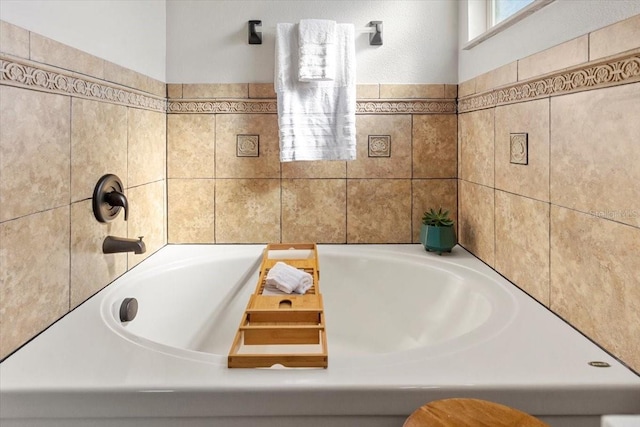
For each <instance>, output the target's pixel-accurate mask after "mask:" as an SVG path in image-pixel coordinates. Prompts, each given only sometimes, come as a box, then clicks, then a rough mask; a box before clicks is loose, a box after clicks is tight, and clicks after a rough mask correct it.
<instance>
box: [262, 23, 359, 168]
mask: <svg viewBox="0 0 640 427" xmlns="http://www.w3.org/2000/svg"><path fill="white" fill-rule="evenodd" d="M298 38H299V34H298V27H297V25H296V24H278V25H277V27H276V58H275V59H276V61H275V82H274V83H275V89H276V95H277V98H278V125H279V128H280V161H281V162H291V161H297V160H354V159H355V158H356V67H355V66H356V63H355V57H356V54H355V44H354V28H353V24H336V44H335V46H336V49H335V50H336V52H335V56H334V59H335V67H334V76H333V80H331V81H313V82H301V81H299V80H298V63H299V61H298V55H299V52H298Z"/></svg>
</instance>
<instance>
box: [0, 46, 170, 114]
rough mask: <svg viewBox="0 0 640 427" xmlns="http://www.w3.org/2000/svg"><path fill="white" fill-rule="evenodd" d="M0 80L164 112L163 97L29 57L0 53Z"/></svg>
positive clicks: (164, 102) (17, 85)
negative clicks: (35, 61) (16, 56)
mask: <svg viewBox="0 0 640 427" xmlns="http://www.w3.org/2000/svg"><path fill="white" fill-rule="evenodd" d="M0 84H3V85H9V86H16V87H24V88H28V89H35V90H39V91H44V92H50V93H58V94H63V95H69V96H77V97H80V98H87V99H94V100H97V101H106V102H111V103H114V104H120V105H126V106H130V107H138V108H143V109H146V110H154V111H160V112H165V111H166V100H165V99H164V98H160V97H155V96H153V95H149V94H146V93H143V92H139V91H136V90H134V89H131V88H126V87H124V86H119V85H115V84H110V83H107V82H105V81H102V80H98V79H93V78H90V77H87V76H82V77H81V76H79V75H77V74H74V73H70V72H68V73H65V72H63V71H61V70H59V69H56V68H53V67H47V66H43V65H42V64H38V63H34V62H31V61H17V60H15V59H13V58H11V59H9V58H6V57H0Z"/></svg>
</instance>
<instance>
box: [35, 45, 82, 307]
mask: <svg viewBox="0 0 640 427" xmlns="http://www.w3.org/2000/svg"><path fill="white" fill-rule="evenodd" d="M29 34H31V33H29ZM29 52H31V37H29ZM72 141H73V97H69V284H68V289H69V294H68V300H69V301H68V302H69V307H68V308H69V309H68V311H71V275H72V272H71V268H72V263H71V257H72V248H73V234H72V231H71V227H72V226H73V224H72V222H71V207H72V203H71V177H72V175H71V156H72V155H73V152H72Z"/></svg>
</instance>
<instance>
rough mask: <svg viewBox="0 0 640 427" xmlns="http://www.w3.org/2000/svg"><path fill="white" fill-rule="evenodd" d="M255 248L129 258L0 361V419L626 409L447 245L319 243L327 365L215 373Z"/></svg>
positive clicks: (556, 419) (619, 368) (603, 380)
mask: <svg viewBox="0 0 640 427" xmlns="http://www.w3.org/2000/svg"><path fill="white" fill-rule="evenodd" d="M263 248H264V246H263V245H227V246H224V245H218V246H205V245H181V246H167V247H165V248H163V249H162V250H160V251H159V252H158V253H156V254H154V255H153V256H151V257H150V258H148V259H147V260H145V261H144V262H142V263H141V264H140V265H139V266H137V267H136V268H134V269H133V270H132V271H130V272H128V273H127V274H125V275H124V276H123V277H121V278H119V279H118V280H116V281H115V282H114V283H113V284H111V285H110V286H108V287H107V288H106V289H104V290H103V291H102V292H100V293H98V294H97V295H96V296H95V297H93V298H91V299H90V300H89V301H87V302H86V303H84V304H82V305H81V306H80V307H79V308H77V309H76V310H74V311H73V312H72V313H70V314H69V315H67V316H66V317H64V318H63V319H62V320H60V321H59V322H57V323H56V324H55V325H53V326H52V327H51V328H49V329H48V330H46V331H45V332H44V333H42V334H41V335H40V336H38V337H37V338H36V339H34V340H33V341H32V342H30V343H29V344H28V345H26V346H25V347H23V348H22V349H20V350H19V351H18V352H16V353H15V354H13V355H12V356H10V357H9V358H7V359H6V360H5V361H3V362H2V364H0V424H1V425H2V426H3V427H10V426H40V425H42V426H65V427H67V426H68V427H73V426H84V425H91V426H126V425H132V426H136V427H140V426H154V427H155V426H178V425H179V426H187V427H192V426H205V425H206V426H210V425H216V426H218V425H220V426H254V425H255V426H263V425H264V426H294V425H295V426H298V425H301V424H304V425H309V426H313V425H317V426H329V425H330V426H359V425H367V426H399V425H402V422H403V420H404V419H405V418H406V417H407V416H408V415H409V414H410V413H411V412H413V410H414V409H416V408H417V407H419V406H420V405H422V404H424V403H426V402H428V401H431V400H435V399H442V398H447V397H475V398H482V399H487V400H492V401H495V402H499V403H503V404H506V405H509V406H512V407H516V408H518V409H521V410H523V411H526V412H529V413H531V414H533V415H535V416H537V417H539V418H541V419H543V420H545V421H547V422H549V423H550V424H551V425H553V426H556V425H557V426H568V427H570V426H571V427H572V426H580V427H587V426H598V425H599V417H600V415H602V414H612V413H617V414H630V413H640V377H638V376H637V375H635V374H634V373H633V372H631V371H630V370H628V369H627V368H625V367H624V366H623V365H621V364H620V363H619V362H618V361H617V360H616V359H615V358H613V357H611V356H609V355H608V354H607V353H606V352H604V351H603V350H601V349H600V348H599V347H597V346H596V345H594V344H593V343H591V342H590V341H589V340H588V339H586V338H584V337H583V336H582V335H581V334H579V333H577V332H576V331H575V330H574V329H573V328H571V327H570V326H568V325H567V324H565V323H564V322H563V321H562V320H560V319H559V318H557V317H556V316H555V315H553V314H551V313H550V312H549V311H548V310H547V309H545V308H544V307H543V306H541V305H540V304H538V303H537V302H535V301H534V300H533V299H531V298H530V297H528V296H527V295H526V294H524V293H523V292H521V291H520V290H519V289H518V288H516V287H515V286H513V285H511V284H510V283H509V282H507V281H506V280H504V279H503V278H502V277H500V276H499V275H498V274H496V273H495V272H494V271H493V270H491V269H490V268H488V267H487V266H485V265H484V264H483V263H482V262H480V261H478V260H477V259H476V258H474V257H473V256H471V255H470V254H468V253H467V252H466V251H464V250H463V249H461V248H460V247H456V248H455V249H454V251H453V253H452V254H451V255H443V256H438V255H435V254H432V253H426V252H425V251H424V249H423V248H422V247H421V246H420V245H355V246H352V245H350V246H341V245H320V246H319V252H320V272H321V280H320V289H321V292H322V294H323V297H324V305H325V315H326V324H327V339H328V349H329V367H328V368H327V369H228V368H227V366H226V360H227V359H226V356H227V353H228V351H229V348H230V346H231V341H232V339H233V335H234V334H235V331H236V328H237V326H238V324H239V322H240V317H241V315H242V312H243V310H244V308H245V306H246V303H247V299H248V296H249V294H250V293H251V292H253V290H254V287H255V284H256V281H257V274H258V265H259V264H258V261H259V259H260V256H261V251H262V249H263ZM128 297H134V298H136V299H137V301H138V303H139V310H138V315H137V317H136V318H135V319H134V320H133V321H131V322H125V323H122V322H120V320H119V318H118V310H119V307H120V304H121V302H122V300H123V299H124V298H128ZM591 361H599V362H606V363H608V364H609V365H611V366H610V367H608V368H598V367H593V366H590V365H589V364H588V363H589V362H591Z"/></svg>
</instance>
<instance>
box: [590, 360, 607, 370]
mask: <svg viewBox="0 0 640 427" xmlns="http://www.w3.org/2000/svg"><path fill="white" fill-rule="evenodd" d="M589 365H591V366H594V367H596V368H609V367H611V365H609V364H608V363H607V362H598V361H593V362H589Z"/></svg>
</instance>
